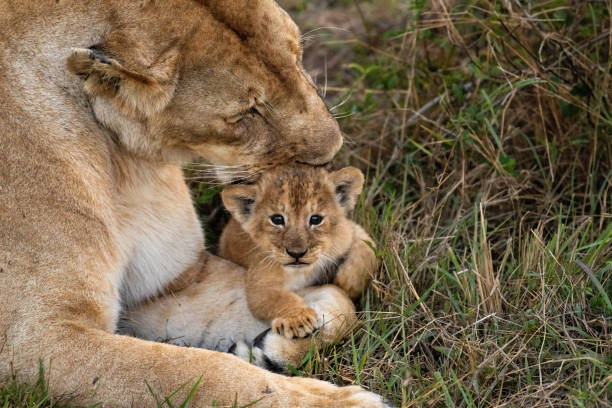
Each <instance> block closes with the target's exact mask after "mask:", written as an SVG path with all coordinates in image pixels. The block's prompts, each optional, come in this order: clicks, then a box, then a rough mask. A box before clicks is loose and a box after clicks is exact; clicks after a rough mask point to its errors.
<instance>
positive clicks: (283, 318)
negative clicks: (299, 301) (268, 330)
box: [272, 307, 317, 339]
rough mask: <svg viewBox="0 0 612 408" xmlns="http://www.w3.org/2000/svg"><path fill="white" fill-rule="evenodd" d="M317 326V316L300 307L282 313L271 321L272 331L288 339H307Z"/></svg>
mask: <svg viewBox="0 0 612 408" xmlns="http://www.w3.org/2000/svg"><path fill="white" fill-rule="evenodd" d="M316 326H317V314H316V313H315V311H314V310H313V309H312V308H310V307H302V308H299V309H292V310H288V311H285V312H283V313H282V314H281V315H280V316H279V317H277V318H275V319H274V320H272V330H273V331H274V332H275V333H277V334H279V335H281V336H284V337H286V338H288V339H291V338H294V337H307V336H308V335H310V334H311V333H312V332H313V331H314V330H315V329H316Z"/></svg>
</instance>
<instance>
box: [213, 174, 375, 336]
mask: <svg viewBox="0 0 612 408" xmlns="http://www.w3.org/2000/svg"><path fill="white" fill-rule="evenodd" d="M362 186H363V175H362V174H361V172H360V171H359V170H358V169H356V168H351V167H349V168H344V169H342V170H339V171H336V172H333V173H329V172H327V171H325V170H324V169H322V168H314V167H309V166H299V165H294V166H280V167H277V168H275V169H273V170H270V171H268V172H266V173H265V174H264V175H263V176H262V177H261V178H260V180H259V181H258V182H257V183H256V184H255V185H235V186H230V187H228V188H226V189H225V190H224V191H223V193H222V196H223V203H224V204H225V206H226V208H227V209H228V210H229V211H230V213H231V214H232V219H231V220H230V222H229V224H228V225H227V227H226V228H225V229H224V231H223V234H222V236H221V240H220V255H221V256H222V257H225V258H227V259H229V260H231V261H233V262H235V263H238V264H240V265H243V266H244V267H246V268H247V278H246V279H247V284H246V294H247V301H248V305H249V308H250V310H251V312H252V313H253V314H254V315H255V316H256V317H258V318H260V319H262V320H265V321H268V322H270V323H271V326H272V329H273V330H274V331H275V332H276V333H278V334H281V335H284V336H285V337H288V338H292V337H305V336H307V335H309V334H310V333H312V331H313V330H314V329H315V328H316V327H317V326H318V324H317V316H316V314H315V311H314V310H313V309H311V308H309V307H307V306H306V305H305V304H304V301H303V299H302V298H301V297H300V296H298V295H296V294H295V293H294V292H295V291H298V290H300V289H304V288H306V287H308V286H312V285H315V284H322V283H332V282H333V283H335V284H337V285H338V286H340V287H341V288H343V289H344V290H345V291H346V292H347V293H348V294H349V295H350V296H351V297H353V298H355V297H357V296H359V295H360V294H361V292H362V290H363V288H364V287H365V286H366V285H367V283H368V282H369V280H370V276H371V274H372V272H373V270H374V268H376V265H377V262H376V257H375V254H374V252H373V251H372V249H371V248H370V247H369V246H368V245H367V244H366V243H365V242H364V241H371V239H370V238H369V237H368V236H367V234H365V232H364V231H363V229H362V228H361V227H359V226H358V225H357V224H356V223H354V222H353V221H351V220H350V218H349V217H350V215H351V213H352V212H353V209H354V206H355V202H356V200H357V197H358V195H359V193H360V192H361V189H362ZM356 261H357V262H356Z"/></svg>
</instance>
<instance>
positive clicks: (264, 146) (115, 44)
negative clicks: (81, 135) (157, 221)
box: [67, 0, 342, 170]
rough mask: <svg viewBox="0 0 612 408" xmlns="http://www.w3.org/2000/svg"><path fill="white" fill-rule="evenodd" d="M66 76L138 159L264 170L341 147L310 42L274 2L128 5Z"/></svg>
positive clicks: (323, 156) (315, 160) (71, 61)
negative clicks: (305, 55)
mask: <svg viewBox="0 0 612 408" xmlns="http://www.w3.org/2000/svg"><path fill="white" fill-rule="evenodd" d="M67 64H68V68H69V70H70V71H71V72H73V73H75V74H77V75H78V76H79V77H81V78H82V80H83V83H84V90H85V92H86V93H87V94H88V95H89V97H90V100H91V103H92V106H93V110H94V114H95V116H96V118H97V120H98V121H99V122H100V123H102V124H103V125H104V126H105V127H107V128H108V129H110V130H111V131H112V132H114V134H115V135H116V137H117V139H118V142H119V143H120V144H122V145H123V146H125V147H127V148H128V149H129V150H131V151H132V152H134V153H136V154H140V155H146V156H160V157H163V158H164V159H166V160H167V159H175V158H178V159H180V160H185V158H188V159H191V158H193V156H194V155H200V156H203V157H204V158H205V159H207V160H208V161H210V162H212V163H214V164H219V165H232V166H233V165H242V166H245V168H248V169H259V170H261V169H263V168H267V167H269V166H272V165H275V164H279V163H287V162H291V161H298V162H306V163H309V164H321V163H325V162H327V161H329V160H330V159H331V158H332V157H333V155H334V154H335V153H336V152H337V151H338V149H339V148H340V146H341V144H342V138H341V134H340V130H339V128H338V125H337V122H336V121H335V119H334V118H333V117H332V115H331V114H330V113H329V111H328V109H327V107H326V106H325V104H324V102H323V101H322V100H321V98H320V97H319V96H318V93H317V88H316V86H315V85H314V83H313V82H312V80H311V78H310V77H309V75H308V74H307V73H306V72H305V71H304V69H303V67H302V49H301V46H300V33H299V30H298V28H297V26H296V25H295V24H294V22H293V21H292V20H291V18H290V17H289V16H288V15H287V14H286V13H285V12H284V11H283V10H282V9H281V8H280V7H279V6H278V5H277V4H276V3H275V2H274V1H273V0H216V1H212V0H210V1H206V0H201V1H195V0H166V1H153V0H151V1H139V2H126V4H125V5H124V8H123V9H119V10H117V11H116V12H115V13H114V14H113V15H112V16H111V18H110V26H109V27H108V30H107V34H106V35H105V36H104V37H103V38H102V39H101V41H99V42H98V43H96V44H91V46H90V47H89V48H79V49H74V50H73V53H72V54H71V55H70V57H69V58H68V61H67Z"/></svg>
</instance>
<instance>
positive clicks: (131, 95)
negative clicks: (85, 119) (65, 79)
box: [67, 45, 179, 118]
mask: <svg viewBox="0 0 612 408" xmlns="http://www.w3.org/2000/svg"><path fill="white" fill-rule="evenodd" d="M178 55H179V54H178V47H176V46H170V47H168V48H167V49H166V50H164V51H163V52H162V53H161V54H160V55H159V56H158V57H157V58H156V60H155V61H154V62H153V64H151V65H150V66H148V67H147V68H146V69H143V72H137V71H136V70H133V69H127V68H125V67H124V66H123V65H122V64H121V63H119V61H117V60H116V59H114V58H112V57H110V56H109V55H107V54H106V53H105V52H104V51H103V50H102V48H101V47H99V46H95V45H94V46H91V47H89V48H75V49H73V51H72V54H71V55H70V56H69V57H68V60H67V65H68V69H69V70H70V72H72V73H74V74H76V75H78V76H79V77H81V78H82V79H83V80H84V81H85V83H84V89H85V92H87V93H88V94H89V95H92V96H100V97H104V98H107V99H109V100H110V101H111V102H112V103H113V104H115V105H116V107H117V108H118V109H119V110H120V111H121V112H122V113H123V114H125V115H126V116H131V117H135V118H144V117H147V116H150V115H152V114H154V113H157V112H159V111H161V110H162V109H163V108H164V107H165V106H166V105H167V104H168V102H169V101H170V99H171V98H172V95H173V94H174V89H175V86H176V80H177V72H178V69H177V60H178Z"/></svg>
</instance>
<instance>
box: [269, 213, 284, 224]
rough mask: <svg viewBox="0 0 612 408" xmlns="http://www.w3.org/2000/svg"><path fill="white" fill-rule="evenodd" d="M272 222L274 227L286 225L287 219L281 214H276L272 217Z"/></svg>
mask: <svg viewBox="0 0 612 408" xmlns="http://www.w3.org/2000/svg"><path fill="white" fill-rule="evenodd" d="M270 222H271V223H272V224H273V225H285V218H284V217H283V216H282V215H280V214H274V215H273V216H271V217H270Z"/></svg>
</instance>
